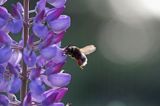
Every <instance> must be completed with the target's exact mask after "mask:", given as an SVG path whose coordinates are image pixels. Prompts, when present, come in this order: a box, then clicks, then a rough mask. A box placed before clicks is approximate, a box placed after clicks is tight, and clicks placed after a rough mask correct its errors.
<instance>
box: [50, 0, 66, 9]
mask: <svg viewBox="0 0 160 106" xmlns="http://www.w3.org/2000/svg"><path fill="white" fill-rule="evenodd" d="M47 2H48V3H49V4H51V5H53V6H54V7H56V8H60V7H63V6H64V5H65V3H66V0H47Z"/></svg>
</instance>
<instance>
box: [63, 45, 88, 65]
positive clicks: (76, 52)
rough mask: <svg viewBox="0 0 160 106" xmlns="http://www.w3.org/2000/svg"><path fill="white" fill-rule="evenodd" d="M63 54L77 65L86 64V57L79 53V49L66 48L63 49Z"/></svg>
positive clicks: (73, 47) (74, 47)
mask: <svg viewBox="0 0 160 106" xmlns="http://www.w3.org/2000/svg"><path fill="white" fill-rule="evenodd" d="M65 53H66V54H67V55H69V56H71V57H73V58H74V59H75V60H77V64H78V65H79V66H82V65H83V63H84V62H86V60H87V59H86V56H85V55H84V54H83V53H82V52H81V51H80V49H79V48H78V47H76V46H68V47H66V49H65Z"/></svg>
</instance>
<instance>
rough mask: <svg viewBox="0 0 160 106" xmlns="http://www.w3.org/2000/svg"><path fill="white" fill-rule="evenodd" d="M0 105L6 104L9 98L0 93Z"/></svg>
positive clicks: (5, 105)
mask: <svg viewBox="0 0 160 106" xmlns="http://www.w3.org/2000/svg"><path fill="white" fill-rule="evenodd" d="M0 105H1V106H8V105H9V100H8V97H7V96H5V95H0Z"/></svg>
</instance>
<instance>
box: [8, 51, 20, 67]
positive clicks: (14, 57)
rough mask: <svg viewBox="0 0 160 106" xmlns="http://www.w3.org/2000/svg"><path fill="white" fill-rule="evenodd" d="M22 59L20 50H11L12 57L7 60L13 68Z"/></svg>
mask: <svg viewBox="0 0 160 106" xmlns="http://www.w3.org/2000/svg"><path fill="white" fill-rule="evenodd" d="M21 59H22V53H21V51H20V50H13V52H12V55H11V57H10V59H9V63H10V64H12V65H13V66H17V65H18V64H19V62H20V61H21Z"/></svg>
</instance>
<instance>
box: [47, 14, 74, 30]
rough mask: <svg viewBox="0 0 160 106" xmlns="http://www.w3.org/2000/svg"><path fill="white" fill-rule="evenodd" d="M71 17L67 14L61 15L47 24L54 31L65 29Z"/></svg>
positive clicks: (68, 25)
mask: <svg viewBox="0 0 160 106" xmlns="http://www.w3.org/2000/svg"><path fill="white" fill-rule="evenodd" d="M70 23H71V19H70V17H69V16H67V15H61V16H60V17H58V18H57V19H56V20H54V21H51V22H49V26H50V27H51V28H52V30H53V31H54V32H55V33H60V32H63V31H66V30H67V29H68V28H69V27H70Z"/></svg>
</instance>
